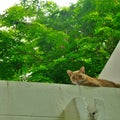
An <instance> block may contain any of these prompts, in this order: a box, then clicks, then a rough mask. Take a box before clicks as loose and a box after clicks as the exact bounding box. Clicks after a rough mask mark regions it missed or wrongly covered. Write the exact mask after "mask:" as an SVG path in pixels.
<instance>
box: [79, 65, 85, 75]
mask: <svg viewBox="0 0 120 120" xmlns="http://www.w3.org/2000/svg"><path fill="white" fill-rule="evenodd" d="M79 72H82V73H83V74H85V67H84V66H82V67H81V68H80V70H79Z"/></svg>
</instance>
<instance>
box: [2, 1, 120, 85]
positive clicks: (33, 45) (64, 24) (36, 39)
mask: <svg viewBox="0 0 120 120" xmlns="http://www.w3.org/2000/svg"><path fill="white" fill-rule="evenodd" d="M119 40H120V1H119V0H78V2H77V3H76V4H71V5H70V6H69V7H63V8H61V7H59V6H57V5H56V3H54V2H51V1H47V2H44V1H39V0H21V3H20V4H19V5H14V6H13V7H11V8H9V9H7V10H6V11H5V12H4V14H1V15H0V79H1V80H15V81H21V80H25V81H37V82H54V83H65V84H66V83H70V80H69V77H68V75H67V74H66V70H67V69H71V70H77V69H79V68H80V67H81V66H85V67H86V73H87V74H89V75H91V76H94V77H96V76H98V75H99V73H100V72H101V70H102V69H103V67H104V65H105V63H106V62H107V60H108V59H109V57H110V55H111V53H112V52H113V50H114V48H115V47H116V45H117V43H118V41H119Z"/></svg>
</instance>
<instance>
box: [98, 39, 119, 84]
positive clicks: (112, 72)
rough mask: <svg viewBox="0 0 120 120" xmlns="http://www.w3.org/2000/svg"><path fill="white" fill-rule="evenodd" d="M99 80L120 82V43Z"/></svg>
mask: <svg viewBox="0 0 120 120" xmlns="http://www.w3.org/2000/svg"><path fill="white" fill-rule="evenodd" d="M99 78H102V79H106V80H111V81H114V82H120V41H119V43H118V45H117V46H116V48H115V50H114V51H113V53H112V55H111V57H110V58H109V60H108V62H107V63H106V65H105V67H104V68H103V70H102V72H101V73H100V75H99Z"/></svg>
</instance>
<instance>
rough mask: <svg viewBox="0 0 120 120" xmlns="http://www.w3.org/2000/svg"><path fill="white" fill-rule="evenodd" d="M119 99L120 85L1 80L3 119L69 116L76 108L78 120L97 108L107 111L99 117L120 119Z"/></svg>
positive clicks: (43, 119)
mask: <svg viewBox="0 0 120 120" xmlns="http://www.w3.org/2000/svg"><path fill="white" fill-rule="evenodd" d="M119 101H120V89H119V88H102V87H101V88H100V87H97V88H95V87H94V88H93V87H82V86H81V87H80V86H74V85H61V84H43V83H30V82H6V81H1V82H0V120H28V119H29V120H67V119H68V118H69V117H68V115H69V114H68V113H69V112H70V113H72V111H74V114H76V112H77V111H78V112H79V115H81V116H80V117H79V116H77V115H76V119H74V120H77V119H78V120H79V118H81V120H82V119H83V118H85V119H84V120H86V119H87V118H88V117H89V116H88V115H89V114H92V113H93V112H94V111H95V110H96V109H97V111H104V112H105V114H103V113H102V112H98V113H99V114H98V113H97V114H96V115H97V118H100V119H99V120H104V119H105V120H119V118H120V114H119V110H120V102H119ZM85 106H87V109H86V107H85ZM75 107H77V108H75ZM69 108H71V110H69ZM83 111H87V113H84V112H83ZM101 116H105V118H103V117H101ZM101 118H103V119H101ZM68 120H70V118H69V119H68Z"/></svg>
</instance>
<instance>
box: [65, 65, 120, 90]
mask: <svg viewBox="0 0 120 120" xmlns="http://www.w3.org/2000/svg"><path fill="white" fill-rule="evenodd" d="M67 73H68V75H69V77H70V80H71V82H72V83H73V84H78V85H83V86H92V87H115V88H120V84H119V83H114V82H112V81H108V80H103V79H98V78H92V77H90V76H88V75H86V74H85V67H81V68H80V70H77V71H71V70H67Z"/></svg>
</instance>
